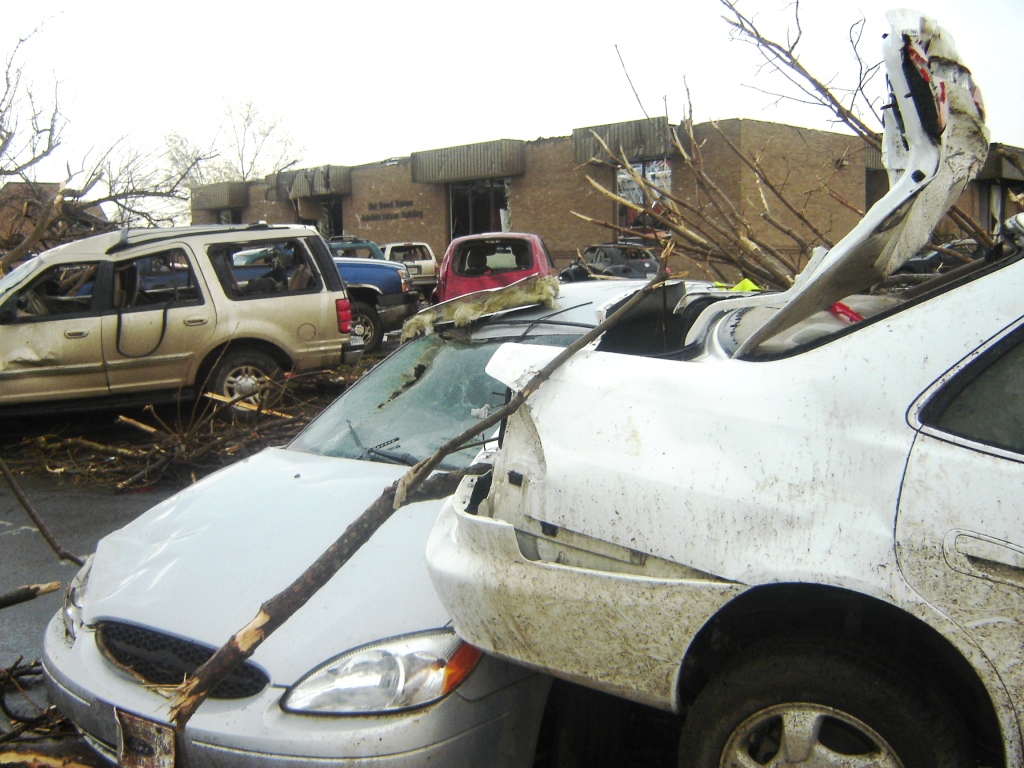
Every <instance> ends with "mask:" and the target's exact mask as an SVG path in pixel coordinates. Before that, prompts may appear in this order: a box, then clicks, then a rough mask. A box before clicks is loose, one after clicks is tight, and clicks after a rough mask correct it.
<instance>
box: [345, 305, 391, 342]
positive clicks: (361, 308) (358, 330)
mask: <svg viewBox="0 0 1024 768" xmlns="http://www.w3.org/2000/svg"><path fill="white" fill-rule="evenodd" d="M351 307H352V335H353V336H358V337H359V338H360V339H362V340H363V351H364V352H373V351H374V350H375V349H377V347H379V346H380V342H381V340H382V339H383V338H384V329H383V328H382V327H381V324H380V317H379V316H378V315H377V310H376V309H374V308H373V307H371V306H370V305H369V304H364V303H363V302H361V301H353V302H352V303H351Z"/></svg>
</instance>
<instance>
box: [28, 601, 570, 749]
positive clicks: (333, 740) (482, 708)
mask: <svg viewBox="0 0 1024 768" xmlns="http://www.w3.org/2000/svg"><path fill="white" fill-rule="evenodd" d="M43 668H44V671H45V676H46V683H47V688H48V690H49V692H50V696H51V699H52V701H53V703H54V704H56V705H57V708H58V709H60V711H61V712H63V713H64V714H65V715H66V716H67V717H68V718H69V719H70V720H71V721H72V722H73V723H74V724H75V725H76V726H77V727H78V728H79V729H80V730H81V731H82V732H83V734H85V735H86V738H87V740H88V741H89V742H90V744H92V745H93V747H94V748H95V749H96V750H97V751H98V752H99V753H100V754H102V755H104V756H105V757H107V758H108V759H114V755H115V753H116V750H117V741H118V729H117V723H116V720H115V715H114V707H115V706H116V707H118V708H119V709H121V710H123V711H126V712H130V713H132V714H135V715H137V716H139V717H143V718H146V719H148V720H152V721H154V722H158V723H167V716H168V700H167V699H166V698H164V697H163V696H160V695H158V694H157V693H155V692H153V691H152V690H150V689H147V688H146V687H144V686H142V685H139V684H138V683H137V682H135V681H133V680H130V679H128V678H126V677H124V676H123V675H122V674H121V673H119V672H118V671H116V670H115V669H114V668H113V667H112V666H110V665H109V664H108V663H107V661H106V660H105V659H104V658H103V656H102V654H101V652H100V651H99V649H98V648H97V646H96V643H95V639H94V634H93V632H91V631H89V630H88V629H85V630H82V631H80V632H79V634H78V637H77V639H76V640H75V641H74V642H73V643H72V642H71V641H70V640H69V639H68V638H67V636H66V634H65V632H64V626H63V621H62V619H61V616H60V614H58V615H57V616H55V617H54V618H53V620H52V621H51V622H50V624H49V626H48V627H47V631H46V636H45V638H44V659H43ZM549 685H550V679H549V678H547V677H544V676H541V675H528V676H524V675H523V673H522V671H521V670H517V669H516V668H514V667H511V666H509V665H507V664H504V663H502V662H499V661H498V660H496V659H493V658H486V657H485V658H484V659H483V660H482V661H481V663H480V665H479V666H478V667H477V669H476V670H474V672H473V673H472V675H470V677H469V678H468V679H467V680H466V681H465V682H464V683H463V685H462V686H461V687H460V688H459V689H458V690H457V691H455V692H454V693H452V694H451V695H449V696H447V697H446V698H444V699H442V700H441V701H439V702H436V703H435V704H433V705H430V706H428V707H423V708H420V709H416V710H410V711H408V712H400V713H394V714H389V715H377V716H348V717H335V716H323V715H294V714H290V713H287V712H284V711H283V710H282V709H281V708H280V707H279V706H278V702H279V700H280V698H281V696H282V695H283V694H284V692H285V688H283V687H280V686H274V685H270V686H267V687H266V688H265V689H264V690H263V691H262V692H261V693H259V694H257V695H256V696H253V697H250V698H247V699H237V700H209V701H207V702H206V703H204V704H203V705H202V707H201V708H200V709H199V711H198V712H197V713H196V714H195V716H194V717H193V718H192V719H191V720H190V721H189V723H188V725H187V726H186V728H185V732H184V736H183V737H179V739H178V745H179V746H178V749H179V753H178V757H177V765H178V766H181V768H200V766H201V767H202V768H241V766H247V767H251V766H256V767H259V766H268V768H269V767H270V766H273V768H299V767H300V766H301V767H303V768H308V766H311V765H317V766H328V765H330V766H346V767H348V768H364V767H365V768H369V767H370V766H373V768H385V767H386V768H406V767H408V768H412V767H413V766H422V765H425V764H435V765H443V766H466V768H470V767H471V766H479V765H494V766H509V767H510V768H511V767H512V766H515V767H516V768H526V767H527V766H530V765H532V763H533V752H534V747H535V744H536V738H537V731H538V728H539V726H540V721H541V717H542V714H543V709H544V703H545V700H546V698H547V689H548V686H549Z"/></svg>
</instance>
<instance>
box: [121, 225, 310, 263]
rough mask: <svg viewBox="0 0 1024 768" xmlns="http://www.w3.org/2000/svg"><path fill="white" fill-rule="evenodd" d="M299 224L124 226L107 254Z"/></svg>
mask: <svg viewBox="0 0 1024 768" xmlns="http://www.w3.org/2000/svg"><path fill="white" fill-rule="evenodd" d="M294 226H299V225H296V224H267V222H265V221H260V222H257V223H255V224H207V225H199V226H189V227H137V228H134V229H133V228H129V227H124V228H122V229H121V237H120V239H119V240H118V241H117V242H116V243H114V244H113V245H112V246H110V247H109V248H107V251H106V253H107V255H108V256H109V255H111V254H114V253H117V252H118V251H123V250H124V249H125V248H129V247H131V246H133V245H138V244H139V243H159V242H162V241H164V240H174V239H175V238H178V237H192V236H193V235H208V234H215V233H221V232H251V231H254V230H259V231H267V230H271V229H288V228H290V227H294Z"/></svg>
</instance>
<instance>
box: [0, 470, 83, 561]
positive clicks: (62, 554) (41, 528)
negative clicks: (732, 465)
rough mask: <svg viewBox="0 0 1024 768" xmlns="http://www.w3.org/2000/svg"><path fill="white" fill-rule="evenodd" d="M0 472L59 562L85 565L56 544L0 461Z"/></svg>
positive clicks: (77, 557)
mask: <svg viewBox="0 0 1024 768" xmlns="http://www.w3.org/2000/svg"><path fill="white" fill-rule="evenodd" d="M0 472H2V473H3V476H4V479H5V480H7V484H8V485H9V486H11V491H12V492H13V493H14V497H15V498H16V499H17V500H18V502H19V503H20V504H21V506H22V508H23V509H24V510H25V512H27V513H28V516H29V517H30V518H32V522H33V523H35V524H36V528H38V529H39V533H41V534H42V535H43V538H44V539H46V543H47V544H49V545H50V549H52V550H53V551H54V552H55V553H56V555H57V557H59V558H60V559H61V560H70V561H71V562H72V563H74V564H75V565H77V566H79V567H81V566H83V565H85V561H84V560H82V558H80V557H79V556H78V555H73V554H71V553H70V552H68V551H67V550H66V549H64V547H62V546H61V545H60V544H58V543H57V540H56V539H55V538H53V534H52V533H50V529H49V528H47V527H46V524H45V523H44V522H43V519H42V518H41V517H40V516H39V513H38V512H36V510H35V509H34V508H33V507H32V503H31V502H30V501H29V500H28V496H26V495H25V492H24V491H23V490H21V486H20V485H18V481H17V480H15V479H14V475H12V474H11V470H10V469H9V468H8V466H7V463H6V462H5V461H4V460H3V459H0Z"/></svg>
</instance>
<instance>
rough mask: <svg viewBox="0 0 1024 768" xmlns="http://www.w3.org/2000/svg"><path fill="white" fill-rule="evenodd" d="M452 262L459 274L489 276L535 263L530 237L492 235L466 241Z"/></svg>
mask: <svg viewBox="0 0 1024 768" xmlns="http://www.w3.org/2000/svg"><path fill="white" fill-rule="evenodd" d="M452 261H453V267H454V269H455V273H456V274H459V275H466V276H472V275H486V274H491V273H494V272H511V271H514V270H523V269H529V268H531V267H532V266H533V252H532V249H531V247H530V243H529V242H528V241H526V240H519V239H516V238H504V237H501V238H491V239H487V240H473V241H470V242H468V243H463V244H462V245H460V246H458V248H457V249H456V251H455V257H454V259H453V260H452Z"/></svg>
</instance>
